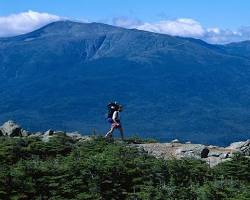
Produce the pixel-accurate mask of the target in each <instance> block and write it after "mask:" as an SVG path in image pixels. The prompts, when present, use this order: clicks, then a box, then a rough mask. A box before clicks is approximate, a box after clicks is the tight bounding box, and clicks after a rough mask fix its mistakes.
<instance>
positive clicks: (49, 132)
mask: <svg viewBox="0 0 250 200" xmlns="http://www.w3.org/2000/svg"><path fill="white" fill-rule="evenodd" d="M53 134H54V131H53V130H51V129H49V130H47V131H46V132H45V133H44V136H49V135H53Z"/></svg>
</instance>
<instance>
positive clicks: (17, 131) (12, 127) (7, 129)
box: [0, 120, 22, 137]
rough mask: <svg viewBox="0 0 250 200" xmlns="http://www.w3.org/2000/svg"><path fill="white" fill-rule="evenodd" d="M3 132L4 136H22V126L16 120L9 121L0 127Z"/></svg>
mask: <svg viewBox="0 0 250 200" xmlns="http://www.w3.org/2000/svg"><path fill="white" fill-rule="evenodd" d="M0 130H1V133H0V134H2V135H3V136H9V137H17V136H19V137H22V128H21V126H19V125H18V124H16V123H15V122H14V121H11V120H10V121H7V122H5V123H4V124H3V125H2V126H1V127H0Z"/></svg>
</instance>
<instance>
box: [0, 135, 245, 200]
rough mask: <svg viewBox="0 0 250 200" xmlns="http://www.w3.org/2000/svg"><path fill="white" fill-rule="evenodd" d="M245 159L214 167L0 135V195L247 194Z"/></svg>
mask: <svg viewBox="0 0 250 200" xmlns="http://www.w3.org/2000/svg"><path fill="white" fill-rule="evenodd" d="M248 169H249V159H248V158H244V157H241V156H237V157H235V158H233V160H232V161H231V162H225V163H222V164H220V165H218V166H217V167H215V168H214V169H210V168H209V167H208V165H207V164H206V163H204V162H202V161H199V160H191V159H183V160H169V161H164V160H162V159H156V158H155V157H152V156H149V155H148V154H147V153H146V152H144V151H141V150H138V149H137V148H135V147H133V146H131V145H128V144H127V143H122V142H119V141H106V140H104V139H102V138H100V137H96V138H95V139H93V140H90V141H83V142H80V141H79V142H75V141H73V140H71V139H70V138H68V137H65V136H57V137H52V138H50V140H49V141H47V142H43V141H41V140H40V139H39V138H36V137H34V138H0V199H6V200H8V199H11V200H16V199H18V200H19V199H22V200H25V199H27V200H28V199H52V200H66V199H67V200H73V199H74V200H75V199H77V200H82V199H89V200H92V199H93V200H98V199H108V200H110V199H119V200H122V199H128V200H135V199H137V200H139V199H143V200H144V199H145V200H147V199H148V200H151V199H153V200H155V199H156V200H157V199H158V200H162V199H163V200H164V199H170V200H171V199H185V200H186V199H231V200H236V199H243V200H244V199H249V195H250V193H249V191H250V190H249V188H250V186H249V178H248V177H249V172H248Z"/></svg>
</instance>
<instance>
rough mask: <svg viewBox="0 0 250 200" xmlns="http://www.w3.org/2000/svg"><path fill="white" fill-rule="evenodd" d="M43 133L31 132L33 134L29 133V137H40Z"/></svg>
mask: <svg viewBox="0 0 250 200" xmlns="http://www.w3.org/2000/svg"><path fill="white" fill-rule="evenodd" d="M43 134H44V133H42V132H36V133H33V134H30V135H29V137H40V136H42V135H43Z"/></svg>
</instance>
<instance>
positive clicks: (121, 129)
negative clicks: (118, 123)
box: [119, 127, 124, 140]
mask: <svg viewBox="0 0 250 200" xmlns="http://www.w3.org/2000/svg"><path fill="white" fill-rule="evenodd" d="M119 130H120V133H121V138H122V140H124V131H123V128H122V127H119Z"/></svg>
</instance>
